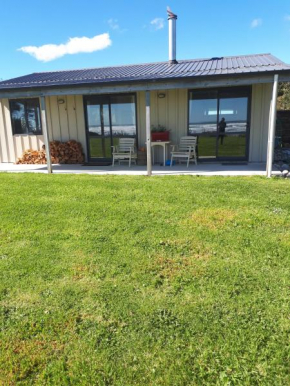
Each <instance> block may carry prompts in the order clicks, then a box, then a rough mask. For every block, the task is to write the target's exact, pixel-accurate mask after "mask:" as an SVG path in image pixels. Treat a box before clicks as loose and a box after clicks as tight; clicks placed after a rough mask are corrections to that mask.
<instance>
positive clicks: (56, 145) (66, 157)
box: [16, 140, 84, 164]
mask: <svg viewBox="0 0 290 386" xmlns="http://www.w3.org/2000/svg"><path fill="white" fill-rule="evenodd" d="M49 148H50V155H51V162H52V163H53V164H81V163H83V162H84V154H83V148H82V145H81V143H79V142H77V141H74V140H71V141H68V142H60V141H52V142H50V144H49ZM16 164H46V152H45V145H43V146H42V150H31V149H29V150H25V152H24V153H23V155H22V157H20V158H18V160H17V161H16Z"/></svg>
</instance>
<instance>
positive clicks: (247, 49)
mask: <svg viewBox="0 0 290 386" xmlns="http://www.w3.org/2000/svg"><path fill="white" fill-rule="evenodd" d="M24 4H25V6H24ZM48 4H49V5H48ZM167 5H169V6H170V7H171V9H172V11H173V12H174V13H176V14H177V15H178V20H177V59H192V58H207V57H214V56H226V55H241V54H252V53H266V52H271V53H272V54H274V55H276V56H278V57H279V58H280V59H282V60H283V61H285V62H287V63H290V49H289V48H290V2H288V1H285V0H263V1H262V0H251V1H250V0H222V1H217V0H191V1H185V0H178V1H177V0H170V1H168V0H166V1H163V0H146V1H141V0H135V1H133V0H118V1H117V0H110V1H104V0H103V1H100V0H82V1H80V0H61V1H59V0H50V1H44V0H26V1H25V2H23V1H20V0H13V1H10V0H9V1H5V2H4V1H2V2H1V34H0V52H1V60H0V79H3V80H4V79H9V78H12V77H16V76H20V75H24V74H28V73H31V72H40V71H54V70H64V69H74V68H86V67H100V66H109V65H118V64H129V63H144V62H153V61H163V60H167V59H168V26H167V19H166V7H167ZM99 35H101V36H99ZM70 38H85V39H82V40H79V39H73V40H71V42H70V43H69V44H67V42H68V41H69V39H70ZM48 44H53V45H55V46H52V47H43V48H41V49H39V47H42V46H43V45H48ZM59 45H61V46H59ZM25 47H26V48H25ZM27 47H30V48H28V49H27ZM31 47H32V48H31ZM20 48H22V49H23V50H22V51H20V50H19V49H20ZM97 48H98V50H96V51H94V50H95V49H97ZM85 50H87V51H93V52H90V53H84V52H79V51H85ZM25 51H26V52H25ZM27 51H28V52H30V54H29V53H27ZM66 52H75V53H74V54H65V53H66ZM31 53H33V54H34V55H36V56H37V57H38V59H37V58H36V57H35V56H32V55H31ZM61 55H63V56H61ZM55 56H59V57H57V58H55V59H54V57H55ZM52 59H53V60H52ZM44 60H47V61H44Z"/></svg>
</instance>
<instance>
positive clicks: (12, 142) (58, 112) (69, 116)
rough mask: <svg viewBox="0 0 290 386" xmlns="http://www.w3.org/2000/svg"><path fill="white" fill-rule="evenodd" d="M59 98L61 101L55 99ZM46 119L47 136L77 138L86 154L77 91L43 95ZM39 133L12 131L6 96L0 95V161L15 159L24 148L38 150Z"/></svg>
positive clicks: (59, 138) (81, 111) (64, 139)
mask: <svg viewBox="0 0 290 386" xmlns="http://www.w3.org/2000/svg"><path fill="white" fill-rule="evenodd" d="M59 100H63V101H64V103H59V102H58V101H59ZM46 108H47V120H48V131H49V138H50V140H51V141H52V140H58V141H68V140H70V139H75V140H77V141H79V142H81V144H82V146H83V150H84V153H85V154H86V151H87V149H86V132H85V118H84V108H83V97H82V96H81V95H77V96H75V95H70V96H61V97H56V96H53V97H47V98H46ZM43 143H44V142H43V136H42V135H13V133H12V126H11V118H10V111H9V100H8V99H0V162H15V161H16V160H17V158H18V157H21V155H22V153H23V152H24V151H25V150H27V149H33V150H41V148H42V146H43Z"/></svg>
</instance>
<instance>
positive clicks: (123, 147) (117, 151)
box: [112, 138, 137, 167]
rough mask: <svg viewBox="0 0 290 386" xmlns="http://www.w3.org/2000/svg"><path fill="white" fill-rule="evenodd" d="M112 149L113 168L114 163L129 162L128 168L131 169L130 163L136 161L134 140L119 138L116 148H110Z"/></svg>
mask: <svg viewBox="0 0 290 386" xmlns="http://www.w3.org/2000/svg"><path fill="white" fill-rule="evenodd" d="M112 148H113V153H112V156H113V164H112V166H115V161H119V163H120V161H129V167H131V163H132V161H133V162H135V164H136V160H137V152H136V147H135V139H134V138H120V139H119V145H118V146H112Z"/></svg>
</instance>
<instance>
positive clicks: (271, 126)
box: [266, 74, 279, 178]
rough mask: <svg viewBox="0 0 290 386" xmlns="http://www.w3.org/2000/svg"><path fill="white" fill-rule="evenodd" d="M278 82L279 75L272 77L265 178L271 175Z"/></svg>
mask: <svg viewBox="0 0 290 386" xmlns="http://www.w3.org/2000/svg"><path fill="white" fill-rule="evenodd" d="M278 81H279V75H278V74H276V75H274V83H273V91H272V100H271V106H270V120H269V132H268V149H267V168H266V173H267V177H268V178H270V177H271V175H272V168H273V159H274V143H275V129H276V114H277V95H278Z"/></svg>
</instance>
